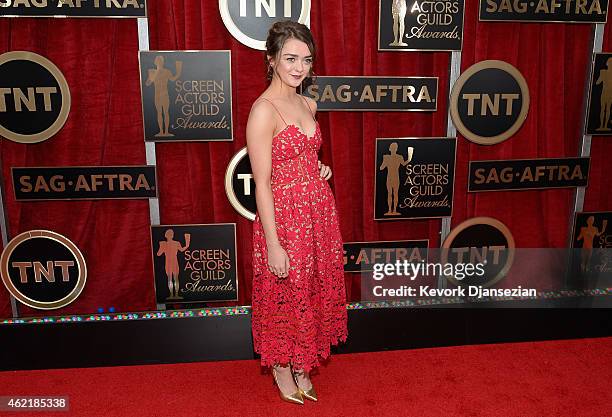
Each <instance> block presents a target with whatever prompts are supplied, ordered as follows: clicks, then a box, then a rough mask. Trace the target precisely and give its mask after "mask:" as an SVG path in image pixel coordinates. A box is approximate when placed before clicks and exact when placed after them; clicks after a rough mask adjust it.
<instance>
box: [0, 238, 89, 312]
mask: <svg viewBox="0 0 612 417" xmlns="http://www.w3.org/2000/svg"><path fill="white" fill-rule="evenodd" d="M0 274H1V275H2V282H3V283H4V285H5V286H6V288H7V289H8V290H9V292H10V293H11V294H12V295H13V296H14V297H15V298H16V299H17V300H19V301H20V302H22V303H23V304H25V305H28V306H30V307H32V308H37V309H42V310H51V309H56V308H60V307H64V306H66V305H68V304H70V303H71V302H72V301H74V300H75V299H76V298H77V297H78V296H79V294H80V293H81V291H82V290H83V288H84V286H85V281H86V278H87V267H86V265H85V259H84V258H83V255H82V254H81V251H80V250H79V249H78V248H77V247H76V245H75V244H74V243H72V242H71V241H70V240H69V239H67V238H66V237H64V236H62V235H60V234H58V233H55V232H51V231H48V230H31V231H28V232H24V233H22V234H20V235H19V236H17V237H15V238H14V239H13V240H11V241H10V242H9V243H8V245H7V246H6V248H5V249H4V251H3V252H2V257H1V258H0Z"/></svg>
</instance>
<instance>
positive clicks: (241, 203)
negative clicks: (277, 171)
mask: <svg viewBox="0 0 612 417" xmlns="http://www.w3.org/2000/svg"><path fill="white" fill-rule="evenodd" d="M225 194H227V198H228V199H229V201H230V203H231V205H232V207H234V209H236V211H237V212H238V213H240V214H241V215H242V216H244V217H246V218H247V219H249V220H251V221H252V220H255V213H256V212H257V203H256V202H255V181H253V171H252V170H251V161H250V160H249V156H248V154H247V148H246V147H244V148H242V149H241V150H240V151H238V153H236V155H234V157H233V158H232V160H231V161H230V163H229V165H228V166H227V170H226V171H225Z"/></svg>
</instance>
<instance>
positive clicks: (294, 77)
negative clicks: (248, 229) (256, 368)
mask: <svg viewBox="0 0 612 417" xmlns="http://www.w3.org/2000/svg"><path fill="white" fill-rule="evenodd" d="M314 57H315V46H314V42H313V39H312V34H311V33H310V30H309V29H308V28H307V27H306V26H304V25H302V24H300V23H296V22H292V21H283V22H277V23H275V24H274V25H273V26H272V27H271V28H270V32H269V34H268V39H267V41H266V56H265V60H266V66H267V71H268V72H267V74H268V80H269V82H270V85H269V86H268V88H267V89H266V90H265V91H264V92H263V93H262V94H261V96H260V97H259V98H258V99H257V100H256V101H255V103H254V104H253V107H252V108H251V113H250V115H249V121H248V123H247V149H248V153H249V158H250V161H251V168H252V171H253V177H254V180H255V184H256V191H255V198H256V201H257V215H256V217H255V221H254V223H253V269H254V277H253V292H252V304H253V314H252V322H253V342H254V346H255V351H256V352H257V353H259V354H260V355H261V362H262V365H263V366H272V374H273V376H274V380H275V381H276V384H277V385H278V388H279V391H280V396H281V398H282V399H283V400H285V401H289V402H292V403H297V404H303V403H304V400H303V398H304V397H305V398H307V399H310V400H313V401H316V400H317V396H316V393H315V390H314V387H313V385H312V383H311V381H310V377H309V372H310V371H311V370H312V369H313V368H315V367H316V366H318V365H319V362H320V360H322V359H325V358H327V357H328V356H329V354H330V345H332V344H337V343H338V342H340V341H345V340H346V336H347V329H346V294H345V289H344V272H343V259H342V256H343V249H342V237H341V235H340V228H339V224H338V217H337V212H336V206H335V202H334V197H333V194H332V192H331V189H330V188H329V185H328V184H327V180H329V178H330V177H331V170H330V169H329V167H328V166H325V165H323V164H321V162H320V161H319V160H318V157H317V152H318V150H319V148H320V146H321V142H322V138H321V131H320V128H319V125H318V123H317V121H316V120H315V117H314V115H315V112H316V110H317V105H316V103H315V102H314V101H313V100H311V99H309V98H306V97H303V96H301V95H300V94H298V92H297V91H296V89H297V88H298V87H300V86H301V84H302V82H303V81H304V79H305V78H306V77H311V76H312V75H313V71H312V65H313V61H314Z"/></svg>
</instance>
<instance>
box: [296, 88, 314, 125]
mask: <svg viewBox="0 0 612 417" xmlns="http://www.w3.org/2000/svg"><path fill="white" fill-rule="evenodd" d="M299 96H300V97H302V98H303V99H304V103H306V107H308V111H309V112H310V115H311V116H312V120H314V121H315V122H316V121H317V119H315V115H314V113H313V112H312V109H311V108H310V104H308V100H306V97H304V96H303V95H301V94H300V95H299Z"/></svg>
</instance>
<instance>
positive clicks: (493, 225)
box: [441, 217, 515, 287]
mask: <svg viewBox="0 0 612 417" xmlns="http://www.w3.org/2000/svg"><path fill="white" fill-rule="evenodd" d="M514 249H515V245H514V238H513V237H512V234H511V233H510V230H509V229H508V227H506V225H505V224H503V223H502V222H500V221H499V220H497V219H493V218H491V217H474V218H471V219H468V220H466V221H464V222H462V223H461V224H459V225H458V226H456V227H455V228H454V229H453V230H452V231H451V232H450V234H449V235H448V236H447V237H446V239H445V240H444V243H443V244H442V250H441V255H442V262H443V263H450V264H454V265H457V264H464V265H467V264H472V265H477V264H480V265H481V267H480V268H474V273H470V274H462V277H461V279H459V277H458V276H447V278H448V279H449V280H450V281H451V282H453V283H454V284H461V285H481V286H483V287H490V286H491V285H493V284H495V283H496V282H498V281H499V280H501V279H502V278H504V277H505V276H506V274H507V273H508V271H509V270H510V267H511V266H512V262H513V260H514ZM455 270H458V269H457V268H455ZM479 270H482V271H483V273H482V274H479V273H478V271H479Z"/></svg>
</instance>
